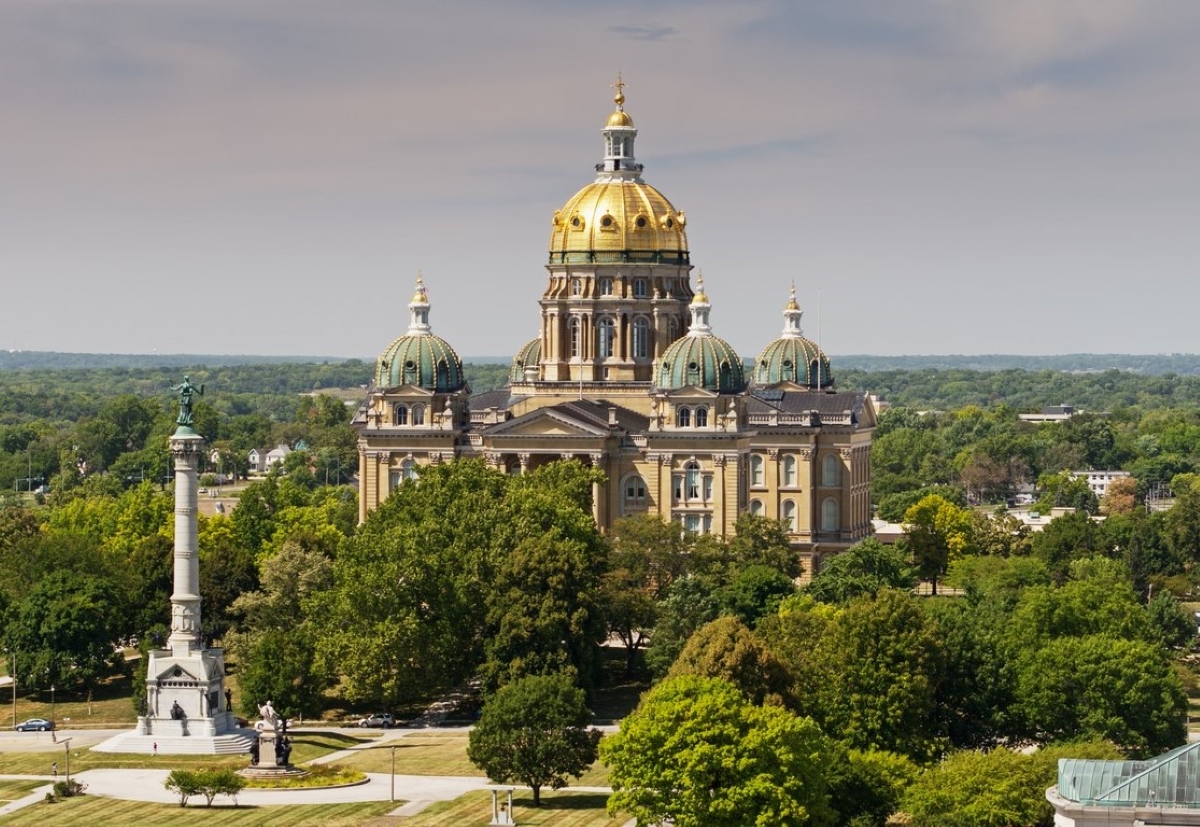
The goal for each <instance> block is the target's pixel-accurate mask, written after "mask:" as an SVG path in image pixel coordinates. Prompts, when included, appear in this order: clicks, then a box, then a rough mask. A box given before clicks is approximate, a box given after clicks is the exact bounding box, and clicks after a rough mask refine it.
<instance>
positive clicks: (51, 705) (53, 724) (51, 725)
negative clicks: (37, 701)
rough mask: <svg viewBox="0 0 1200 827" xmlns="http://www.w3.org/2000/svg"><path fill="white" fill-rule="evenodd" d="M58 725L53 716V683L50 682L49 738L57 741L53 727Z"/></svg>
mask: <svg viewBox="0 0 1200 827" xmlns="http://www.w3.org/2000/svg"><path fill="white" fill-rule="evenodd" d="M57 726H58V721H57V720H56V719H55V717H54V684H50V740H51V741H57V740H58V736H57V735H55V729H54V728H55V727H57Z"/></svg>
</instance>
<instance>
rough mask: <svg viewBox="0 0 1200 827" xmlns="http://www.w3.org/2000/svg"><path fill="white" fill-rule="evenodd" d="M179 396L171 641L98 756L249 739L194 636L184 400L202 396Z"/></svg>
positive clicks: (192, 499) (194, 452) (150, 661)
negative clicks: (134, 719) (140, 701)
mask: <svg viewBox="0 0 1200 827" xmlns="http://www.w3.org/2000/svg"><path fill="white" fill-rule="evenodd" d="M172 390H175V391H178V393H179V417H178V419H176V420H175V423H176V425H178V427H177V428H176V429H175V433H174V434H172V435H171V438H170V442H169V447H170V450H171V456H172V458H173V459H174V462H175V551H174V562H175V565H174V589H173V591H172V592H171V635H170V637H168V638H167V647H166V648H165V649H152V650H150V653H149V657H148V658H147V661H146V701H145V712H144V714H142V715H140V716H139V717H138V726H137V729H136V730H135V731H134V732H131V733H126V734H123V735H117V736H115V737H113V738H110V739H109V740H108V741H105V742H104V743H103V744H98V745H97V746H96V747H94V749H95V750H97V751H99V752H141V753H156V754H158V753H161V754H165V755H183V754H191V755H214V754H230V753H232V754H237V753H244V752H246V751H247V750H249V748H250V745H251V743H253V733H252V732H251V731H247V730H241V729H238V728H237V726H236V724H237V721H236V719H235V718H234V715H233V710H232V709H230V696H229V695H227V694H226V693H225V653H224V651H222V650H221V649H206V648H205V647H204V641H203V639H202V637H201V632H200V556H199V544H198V541H197V532H196V522H197V513H196V494H197V487H196V486H197V481H198V480H197V477H198V474H199V470H200V457H201V456H202V450H203V448H204V438H203V437H202V436H200V435H199V434H198V433H196V432H195V431H194V430H192V424H193V420H192V400H193V398H194V397H195V396H197V395H201V394H203V393H204V388H203V387H200V388H197V387H196V386H194V385H193V384H192V383H191V382H190V381H189V380H188V378H187V377H186V376H185V377H184V378H183V383H182V384H180V385H177V386H175V387H174V388H172Z"/></svg>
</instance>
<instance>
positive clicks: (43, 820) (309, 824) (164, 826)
mask: <svg viewBox="0 0 1200 827" xmlns="http://www.w3.org/2000/svg"><path fill="white" fill-rule="evenodd" d="M398 806H400V805H399V804H398V803H394V802H390V801H377V802H370V803H367V804H296V805H281V806H275V805H272V806H269V807H234V806H233V805H232V804H229V803H227V802H226V803H224V804H220V803H218V804H214V805H213V806H212V808H208V807H205V806H204V799H203V798H201V799H200V805H199V806H195V805H192V804H189V805H188V806H187V807H186V808H183V809H181V808H179V807H178V806H175V805H173V804H149V803H146V802H143V801H117V800H115V799H111V798H97V797H95V796H88V795H84V796H80V797H78V798H69V799H67V800H65V801H62V802H60V803H58V804H33V805H31V806H29V807H25V808H24V809H21V810H18V811H17V812H15V813H13V814H12V815H10V816H7V817H6V818H5V819H4V821H3V823H4V825H5V826H6V827H8V825H13V827H22V825H24V827H77V825H80V824H136V825H138V827H175V825H193V824H195V825H204V827H358V826H359V825H370V824H371V822H372V821H374V820H375V819H377V818H378V817H379V816H382V815H384V814H386V813H388V812H391V811H392V810H393V809H395V808H396V807H398ZM389 821H391V819H387V820H384V821H383V822H382V823H385V824H386V823H388V822H389ZM377 823H379V822H377ZM481 823H483V824H486V823H487V820H486V819H485V820H484V821H483V822H481ZM572 823H574V822H572ZM580 823H583V822H580Z"/></svg>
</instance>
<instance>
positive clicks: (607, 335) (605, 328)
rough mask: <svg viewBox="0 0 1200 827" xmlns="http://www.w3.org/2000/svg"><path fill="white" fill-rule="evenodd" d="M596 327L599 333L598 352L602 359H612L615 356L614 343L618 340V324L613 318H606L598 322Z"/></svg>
mask: <svg viewBox="0 0 1200 827" xmlns="http://www.w3.org/2000/svg"><path fill="white" fill-rule="evenodd" d="M596 327H597V329H598V331H599V337H598V338H599V341H598V342H597V345H598V347H597V348H596V352H597V353H598V354H600V358H601V359H607V358H610V357H611V356H612V355H613V341H614V339H615V338H616V323H615V322H614V321H613V320H612V317H610V316H605V317H604V318H603V319H601V320H600V321H599V322H597V324H596Z"/></svg>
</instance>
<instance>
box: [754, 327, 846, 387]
mask: <svg viewBox="0 0 1200 827" xmlns="http://www.w3.org/2000/svg"><path fill="white" fill-rule="evenodd" d="M780 382H795V383H796V384H797V385H804V386H806V387H809V388H813V389H824V388H828V387H832V386H833V374H831V373H830V372H829V357H827V356H826V355H825V354H824V353H822V352H821V349H820V348H819V347H817V345H816V342H813V341H812V340H811V339H805V338H803V337H801V338H799V339H789V338H779V339H776V340H775V341H773V342H771V344H769V345H767V346H766V347H765V348H763V352H762V353H761V354H759V357H758V362H756V363H755V365H754V383H755V384H756V385H775V384H778V383H780Z"/></svg>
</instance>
